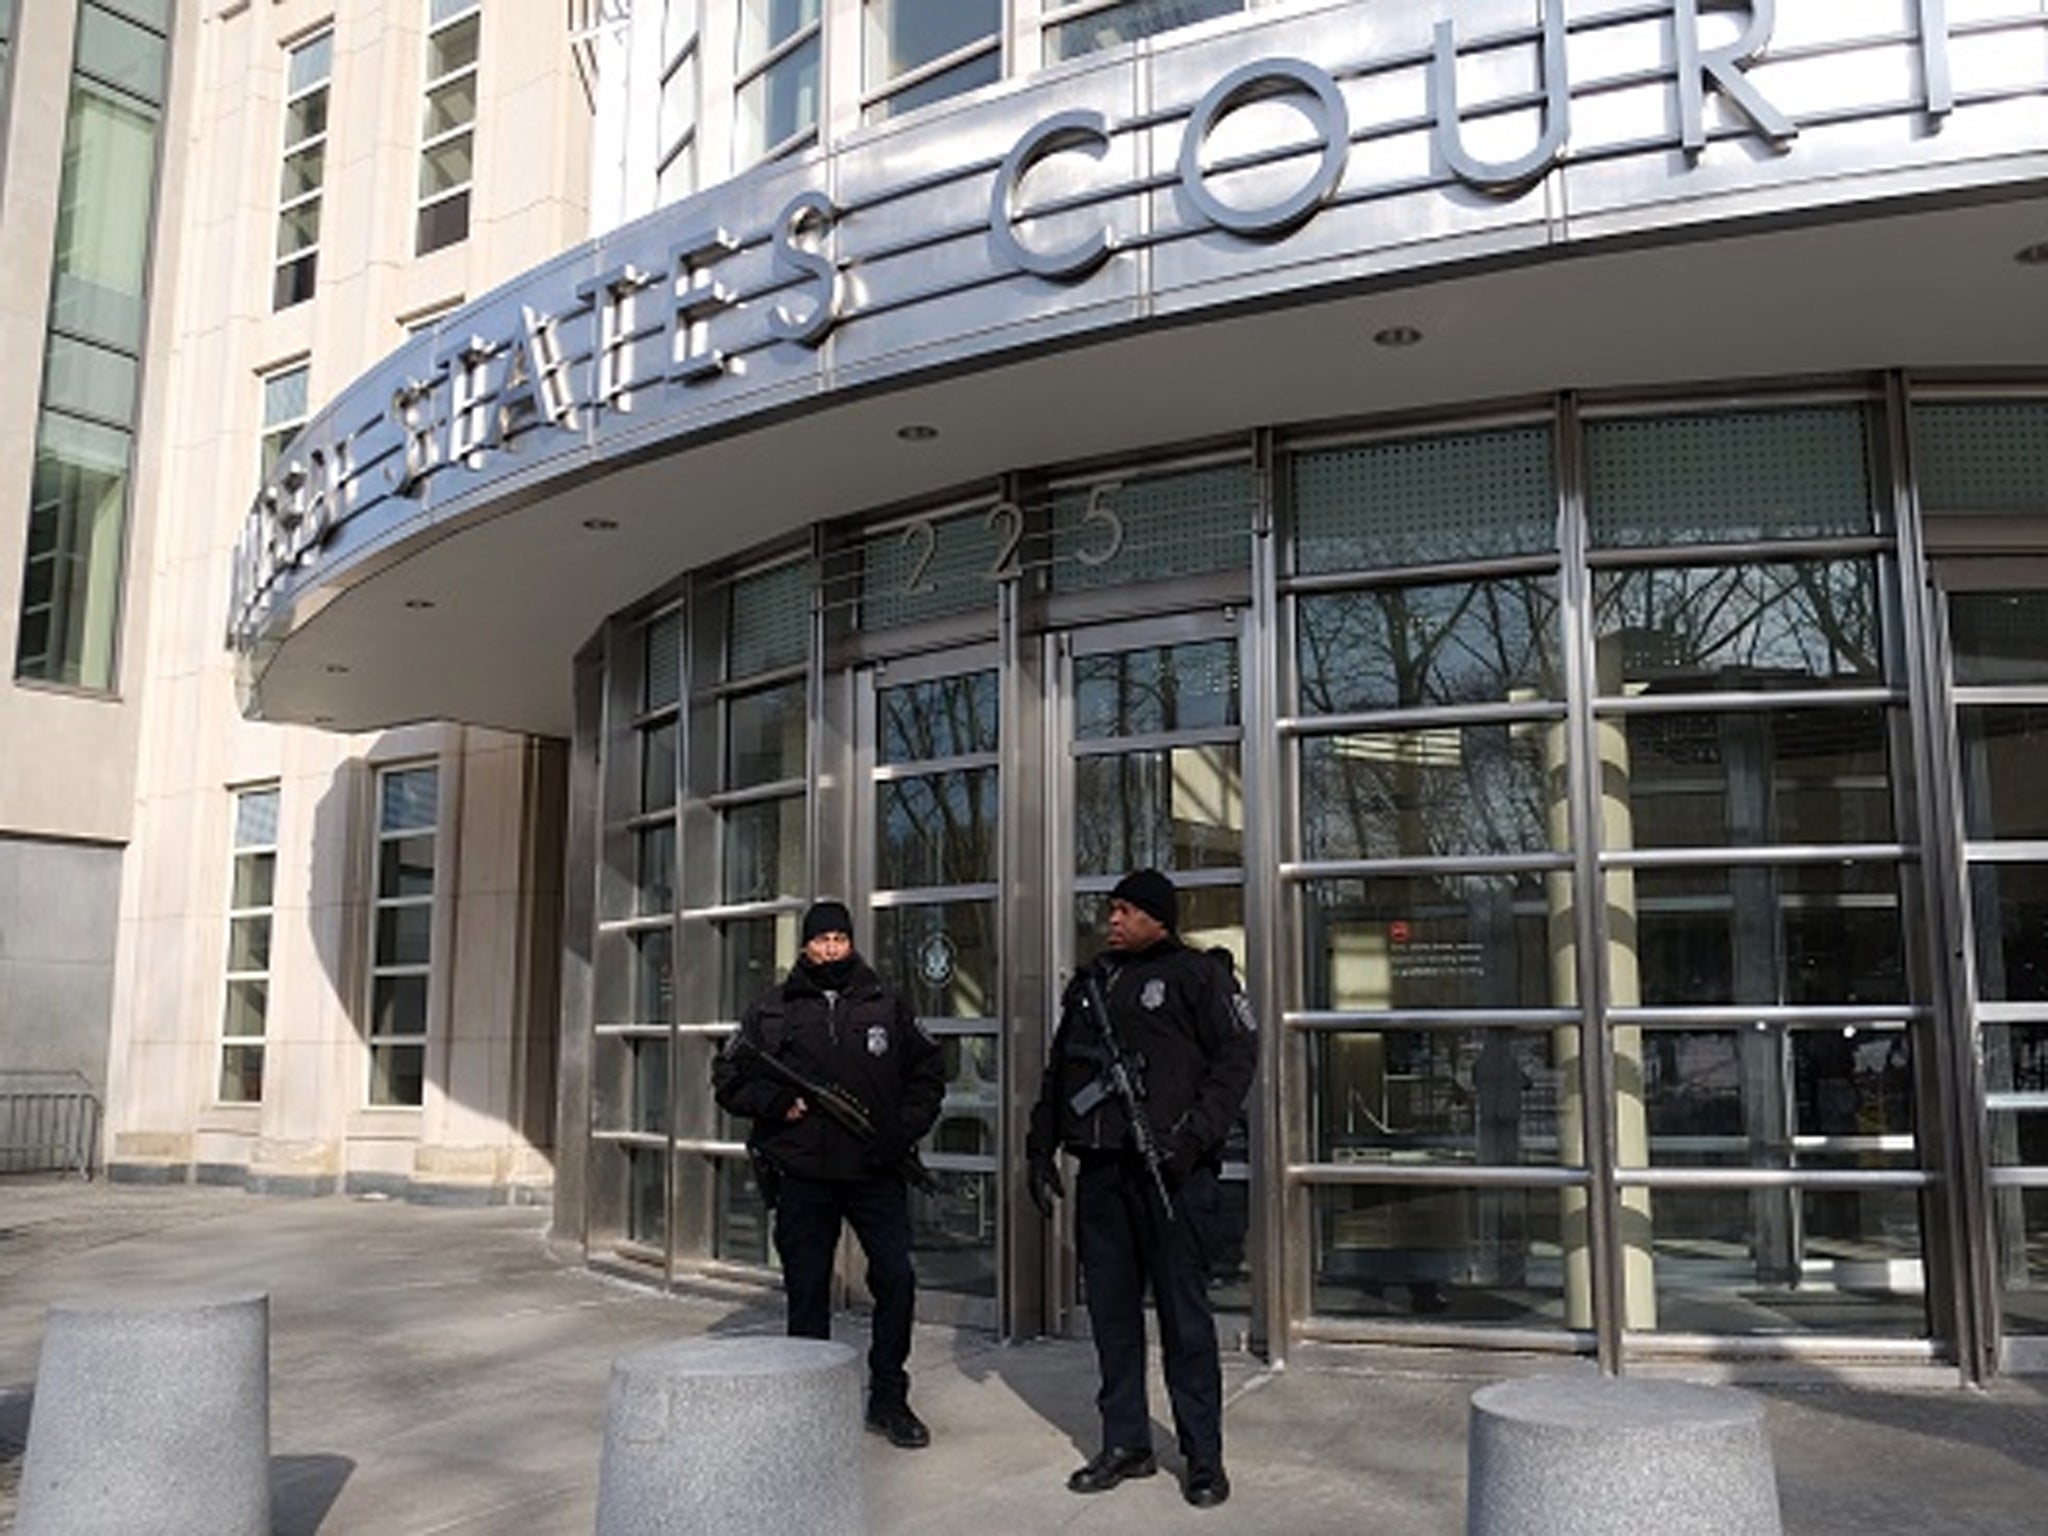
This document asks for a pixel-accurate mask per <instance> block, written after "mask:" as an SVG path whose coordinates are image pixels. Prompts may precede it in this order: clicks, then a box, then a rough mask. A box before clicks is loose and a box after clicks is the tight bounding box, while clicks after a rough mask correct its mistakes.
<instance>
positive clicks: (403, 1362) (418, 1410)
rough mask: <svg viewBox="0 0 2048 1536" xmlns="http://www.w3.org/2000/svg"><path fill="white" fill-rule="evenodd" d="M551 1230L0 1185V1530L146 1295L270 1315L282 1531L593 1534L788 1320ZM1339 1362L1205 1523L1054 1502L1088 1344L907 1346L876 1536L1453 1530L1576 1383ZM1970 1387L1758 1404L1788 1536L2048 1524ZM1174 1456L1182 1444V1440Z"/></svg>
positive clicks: (2022, 1528)
mask: <svg viewBox="0 0 2048 1536" xmlns="http://www.w3.org/2000/svg"><path fill="white" fill-rule="evenodd" d="M544 1229H545V1213H543V1212H541V1211H537V1210H532V1209H518V1208H512V1209H492V1210H438V1209H437V1210H426V1209H419V1208H415V1207H410V1206H406V1205H403V1204H397V1203H393V1202H388V1201H366V1200H354V1199H341V1198H337V1199H324V1200H289V1199H278V1198H268V1197H261V1196H251V1195H246V1194H243V1193H241V1192H239V1191H234V1190H223V1189H210V1188H208V1189H201V1188H173V1189H141V1188H134V1187H122V1186H113V1187H110V1186H108V1185H105V1184H93V1185H86V1184H82V1183H79V1182H75V1181H65V1182H56V1181H48V1182H44V1181H23V1180H19V1179H4V1180H0V1531H4V1530H6V1529H9V1528H11V1526H12V1523H13V1521H12V1516H13V1508H14V1487H15V1484H16V1482H17V1481H18V1478H19V1473H20V1456H21V1446H22V1443H23V1441H24V1439H25V1438H26V1435H27V1431H28V1418H29V1410H30V1402H31V1393H32V1389H33V1386H34V1379H35V1371H36V1358H37V1354H38V1351H39V1348H40V1345H41V1340H42V1335H43V1328H44V1322H45V1316H46V1313H47V1309H48V1307H49V1304H50V1303H51V1302H52V1301H55V1300H59V1299H64V1298H69V1297H74V1296H81V1295H89V1294H91V1293H92V1292H93V1291H95V1290H98V1289H101V1288H103V1287H105V1286H107V1285H109V1284H120V1285H123V1286H127V1285H151V1284H156V1285H165V1286H237V1287H241V1286H256V1287H260V1288H262V1289H264V1290H267V1291H268V1292H269V1294H270V1298H271V1453H272V1479H273V1488H274V1490H275V1507H276V1514H277V1526H276V1528H277V1530H278V1531H280V1532H288V1533H311V1532H315V1531H318V1532H320V1533H322V1536H425V1533H429V1532H433V1533H444V1532H457V1533H463V1536H484V1533H491V1536H500V1533H504V1536H554V1533H563V1536H568V1533H577V1536H587V1533H588V1532H590V1530H591V1529H592V1526H593V1519H594V1512H595V1509H596V1498H597V1469H598V1455H599V1449H600V1446H601V1444H602V1439H603V1425H604V1402H605V1386H606V1380H607V1377H608V1374H609V1371H610V1368H611V1362H612V1361H613V1360H614V1359H615V1358H617V1357H618V1356H619V1355H621V1354H624V1353H627V1352H629V1351H632V1350H636V1349H640V1348H643V1347H645V1346H648V1345H651V1344H656V1343H660V1342H663V1341H665V1340H668V1339H673V1338H676V1337H679V1336H687V1335H694V1334H701V1333H736V1332H774V1331H776V1330H777V1329H778V1328H779V1326H780V1308H779V1303H778V1304H775V1305H763V1304H762V1303H761V1302H759V1301H755V1300H744V1299H743V1300H735V1301H729V1302H726V1301H717V1300H707V1299H704V1298H701V1297H677V1296H663V1295H660V1294H657V1293H655V1292H652V1291H649V1290H645V1289H642V1288H639V1287H636V1286H633V1285H629V1284H626V1283H623V1282H620V1281H617V1280H611V1279H607V1278H605V1277H602V1276H599V1275H595V1274H592V1273H590V1272H588V1271H586V1270H584V1269H583V1268H582V1267H581V1266H580V1265H579V1264H578V1263H576V1262H575V1260H574V1259H573V1257H572V1256H570V1255H566V1254H563V1253H560V1252H557V1251H555V1250H553V1249H551V1248H550V1247H549V1245H548V1244H547V1243H546V1241H545V1238H544ZM840 1336H841V1337H843V1338H846V1339H848V1340H849V1341H851V1342H855V1343H864V1340H863V1339H862V1338H861V1329H860V1325H859V1323H858V1320H856V1319H850V1318H849V1319H841V1330H840ZM1332 1355H1333V1352H1330V1351H1318V1352H1317V1353H1316V1355H1315V1357H1314V1359H1313V1361H1312V1362H1308V1363H1304V1362H1303V1361H1300V1360H1297V1361H1296V1362H1294V1363H1293V1364H1292V1365H1291V1366H1290V1368H1289V1369H1287V1370H1284V1371H1273V1370H1268V1369H1266V1368H1265V1367H1264V1366H1263V1365H1262V1364H1261V1362H1259V1361H1257V1360H1255V1359H1251V1358H1248V1357H1244V1356H1226V1367H1225V1369H1226V1389H1227V1392H1228V1396H1229V1406H1228V1409H1227V1414H1226V1419H1225V1436H1226V1451H1227V1454H1228V1459H1229V1464H1230V1471H1231V1478H1232V1482H1233V1484H1234V1485H1235V1490H1236V1491H1235V1494H1234V1496H1233V1497H1232V1499H1231V1501H1230V1502H1229V1503H1228V1504H1226V1505H1225V1506H1223V1508H1221V1509H1220V1510H1216V1511H1211V1512H1197V1511H1194V1510H1191V1509H1189V1508H1188V1507H1187V1506H1186V1505H1185V1504H1183V1503H1182V1502H1181V1499H1180V1492H1179V1486H1178V1483H1177V1480H1176V1479H1175V1478H1174V1477H1173V1476H1171V1475H1164V1476H1161V1477H1158V1478H1154V1479H1152V1480H1150V1481H1148V1482H1138V1483H1130V1484H1126V1485H1125V1486H1124V1487H1122V1488H1119V1489H1117V1490H1116V1491H1114V1492H1112V1493H1109V1494H1103V1495H1098V1496H1096V1497H1093V1498H1080V1497H1076V1496H1075V1495H1072V1494H1069V1493H1068V1492H1066V1490H1065V1487H1064V1480H1065V1478H1066V1475H1067V1473H1068V1472H1069V1471H1070V1470H1071V1469H1072V1468H1073V1467H1074V1466H1076V1465H1077V1464H1078V1463H1079V1462H1080V1460H1082V1459H1083V1458H1084V1457H1085V1455H1086V1454H1087V1453H1089V1452H1091V1451H1092V1450H1093V1449H1094V1444H1093V1440H1094V1424H1095V1411H1094V1405H1093V1395H1094V1387H1095V1381H1094V1364H1093V1357H1092V1354H1091V1352H1090V1350H1089V1348H1088V1346H1087V1345H1085V1344H1079V1343H1073V1342H1067V1341H1059V1342H1037V1343H1030V1344H1022V1345H1012V1346H1005V1345H1001V1344H998V1343H996V1342H994V1341H993V1340H991V1339H989V1338H988V1337H986V1336H985V1335H981V1334H975V1333H968V1332H959V1331H955V1330H950V1329H943V1328H921V1329H920V1330H919V1332H918V1336H917V1343H916V1348H915V1350H914V1352H913V1354H912V1356H911V1373H912V1377H913V1381H914V1401H915V1403H916V1406H917V1408H918V1411H919V1412H920V1413H921V1414H922V1415H923V1416H924V1417H925V1419H926V1420H927V1421H928V1422H929V1423H930V1424H931V1426H932V1432H933V1436H934V1442H933V1445H932V1447H931V1448H930V1449H929V1450H925V1451H920V1452H908V1453H906V1452H902V1451H895V1450H892V1449H890V1448H889V1447H888V1446H887V1445H886V1444H884V1443H883V1442H882V1441H881V1440H879V1439H877V1438H874V1437H868V1438H867V1439H866V1442H865V1445H866V1451H865V1454H866V1457H867V1472H868V1503H869V1514H870V1524H871V1526H872V1528H873V1529H874V1530H875V1531H876V1532H878V1533H895V1532H906V1533H932V1536H938V1533H942V1532H943V1533H948V1536H953V1533H958V1532H961V1531H975V1532H980V1533H986V1536H1012V1533H1030V1532H1041V1531H1073V1532H1090V1531H1096V1532H1105V1533H1106V1532H1118V1533H1132V1536H1143V1533H1147V1532H1162V1531H1175V1532H1185V1531H1196V1530H1210V1531H1215V1532H1226V1531H1227V1532H1232V1533H1236V1532H1273V1533H1280V1532H1286V1533H1289V1536H1310V1533H1317V1532H1338V1531H1346V1532H1355V1531H1374V1532H1389V1533H1411V1532H1412V1533H1418V1536H1457V1533H1460V1532H1462V1531H1463V1530H1464V1476H1465V1422H1466V1413H1467V1404H1468V1400H1469V1398H1470V1396H1471V1394H1472V1392H1473V1390H1474V1389H1475V1388H1476V1387H1478V1386H1480V1385H1483V1384H1484V1383H1485V1382H1486V1381H1489V1380H1494V1379H1498V1378H1499V1377H1501V1376H1503V1375H1509V1374H1522V1373H1526V1372H1529V1371H1548V1370H1558V1369H1568V1368H1583V1367H1572V1366H1567V1365H1566V1364H1564V1363H1563V1362H1559V1361H1556V1360H1518V1359H1502V1358H1498V1357H1492V1356H1478V1355H1462V1356H1442V1357H1434V1356H1431V1357H1423V1356H1415V1355H1409V1356H1393V1357H1390V1356H1388V1355H1385V1354H1383V1353H1380V1352H1373V1351H1357V1352H1348V1351H1340V1352H1334V1358H1332ZM1953 1382H1954V1377H1953V1374H1952V1373H1947V1372H1943V1373H1939V1374H1936V1373H1931V1372H1913V1373H1908V1374H1906V1375H1903V1376H1902V1375H1900V1374H1899V1373H1892V1374H1890V1375H1881V1374H1878V1373H1864V1374H1863V1375H1861V1376H1860V1377H1858V1378H1857V1379H1855V1380H1848V1379H1844V1378H1842V1377H1840V1376H1829V1375H1825V1374H1816V1373H1809V1375H1808V1378H1807V1379H1805V1380H1802V1381H1798V1382H1780V1383H1777V1384H1760V1383H1755V1382H1751V1383H1750V1386H1751V1389H1752V1390H1754V1391H1755V1392H1757V1393H1758V1395H1759V1396H1761V1397H1762V1398H1763V1399H1764V1400H1765V1402H1766V1404H1767V1406H1768V1425H1769V1432H1770V1436H1771V1444H1772V1449H1773V1453H1774V1455H1775V1457H1776V1461H1777V1469H1778V1482H1779V1489H1780V1494H1781V1498H1782V1503H1783V1508H1784V1512H1785V1523H1786V1530H1787V1531H1788V1533H1791V1536H1881V1533H1888V1532H1897V1533H1901V1536H1904V1533H1915V1536H1918V1533H1923V1532H1933V1531H1939V1532H1944V1533H1970V1532H1983V1533H1992V1532H1997V1533H2019V1532H2037V1531H2041V1530H2044V1529H2048V1381H2041V1380H2027V1381H2006V1382H2001V1383H2000V1384H1998V1385H1997V1386H1995V1387H1994V1388H1993V1389H1992V1390H1990V1391H1988V1392H1974V1391H1967V1390H1964V1389H1962V1388H1959V1387H1957V1386H1955V1385H1953ZM1154 1413H1155V1417H1156V1416H1158V1415H1161V1414H1163V1413H1164V1396H1163V1394H1161V1393H1155V1397H1154ZM1158 1444H1159V1445H1160V1446H1161V1447H1162V1448H1166V1447H1170V1446H1171V1444H1172V1435H1171V1431H1170V1430H1168V1429H1166V1428H1164V1427H1161V1428H1160V1429H1159V1431H1158ZM1167 1460H1168V1463H1169V1466H1170V1467H1171V1468H1172V1470H1178V1464H1177V1460H1176V1459H1174V1458H1167ZM763 1472H764V1476H773V1475H777V1469H771V1468H764V1469H763ZM110 1536H112V1533H110Z"/></svg>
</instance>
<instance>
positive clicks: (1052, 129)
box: [988, 108, 1117, 283]
mask: <svg viewBox="0 0 2048 1536" xmlns="http://www.w3.org/2000/svg"><path fill="white" fill-rule="evenodd" d="M1063 149H1085V150H1087V151H1088V152H1089V153H1090V154H1092V155H1093V156H1094V158H1096V159H1097V160H1100V159H1101V158H1102V157H1103V155H1104V154H1106V153H1107V152H1108V150H1109V122H1108V119H1106V118H1105V117H1103V115H1102V114H1101V113H1100V112H1094V111H1089V110H1087V109H1085V108H1077V109H1076V110H1074V111H1071V112H1056V113H1054V114H1053V115H1052V116H1051V117H1048V118H1047V119H1046V120H1045V121H1044V122H1042V123H1040V124H1038V125H1037V126H1036V127H1034V128H1032V129H1031V130H1030V131H1029V132H1027V133H1026V134H1025V135H1024V137H1022V138H1021V139H1019V140H1018V141H1017V142H1016V143H1015V144H1014V145H1012V146H1011V147H1010V152H1009V153H1008V154H1007V155H1005V156H1003V164H1002V168H1001V169H1000V170H998V171H997V172H996V185H995V192H994V194H993V195H992V196H991V197H990V198H989V205H988V234H989V239H990V240H991V241H993V242H994V244H995V248H996V254H997V255H998V256H999V257H1000V258H1001V259H1002V260H1003V261H1005V262H1007V263H1008V264H1009V265H1011V266H1013V267H1015V268H1017V269H1018V270H1019V271H1023V272H1029V273H1030V274H1031V275H1032V276H1034V277H1049V278H1053V279H1055V280H1056V281H1059V282H1069V283H1070V282H1077V281H1079V280H1080V279H1081V278H1084V277H1086V276H1087V275H1088V274H1089V273H1090V272H1093V271H1094V270H1095V269H1096V268H1097V267H1099V266H1101V265H1102V264H1103V263H1104V262H1105V261H1107V260H1109V258H1110V255H1111V253H1112V252H1114V251H1115V250H1116V245H1117V240H1116V231H1115V229H1113V228H1111V227H1110V226H1108V225H1104V226H1103V228H1101V229H1099V230H1097V231H1096V232H1095V233H1094V234H1093V235H1091V236H1089V237H1088V238H1087V239H1084V240H1080V241H1077V242H1076V243H1075V244H1073V245H1070V246H1068V247H1067V248H1066V249H1065V250H1064V251H1034V250H1033V249H1032V248H1031V247H1030V246H1028V245H1026V244H1025V243H1024V242H1023V241H1022V240H1019V239H1018V238H1017V189H1018V187H1019V186H1021V185H1022V184H1023V181H1024V178H1025V176H1026V175H1028V174H1029V173H1030V170H1031V168H1032V167H1033V166H1034V165H1036V164H1038V162H1039V161H1041V160H1044V159H1046V158H1047V157H1049V156H1051V155H1055V154H1058V153H1059V152H1060V151H1061V150H1063Z"/></svg>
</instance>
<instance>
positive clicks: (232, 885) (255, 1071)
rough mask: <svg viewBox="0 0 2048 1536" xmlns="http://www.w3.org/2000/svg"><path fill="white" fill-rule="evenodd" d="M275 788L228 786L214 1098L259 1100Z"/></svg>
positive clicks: (273, 880) (267, 981)
mask: <svg viewBox="0 0 2048 1536" xmlns="http://www.w3.org/2000/svg"><path fill="white" fill-rule="evenodd" d="M277 802H278V792H277V787H276V786H275V785H267V786H265V787H263V788H260V789H240V790H236V791H235V829H234V839H233V846H232V847H231V849H230V851H229V854H228V858H229V867H228V961H227V991H226V1001H225V1003H224V1004H223V1005H222V1008H221V1021H220V1101H221V1102H222V1103H223V1104H255V1103H258V1102H260V1101H261V1100H262V1098H263V1037H264V1027H265V1024H266V1022H267V1021H268V1019H269V1017H270V935H271V927H272V922H273V919H274V918H275V916H276V913H275V910H274V905H273V904H274V901H275V898H276V890H277Z"/></svg>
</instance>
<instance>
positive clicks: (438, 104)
mask: <svg viewBox="0 0 2048 1536" xmlns="http://www.w3.org/2000/svg"><path fill="white" fill-rule="evenodd" d="M475 121H476V76H475V75H474V74H467V75H458V76H457V77H456V78H455V79H453V80H450V81H449V82H448V83H447V84H446V85H438V86H435V87H434V89H432V90H431V91H428V92H427V108H426V112H425V113H424V114H423V116H422V117H421V120H420V137H422V138H426V139H436V138H439V137H440V136H441V135H442V134H444V133H450V132H452V131H454V130H455V129H457V128H466V127H467V126H469V124H471V123H473V122H475ZM462 142H463V144H464V145H465V150H464V155H465V159H466V157H467V148H466V146H467V144H468V142H469V136H468V135H467V134H465V135H464V136H463V139H462ZM455 180H456V181H467V180H469V175H468V170H467V167H466V165H465V168H464V171H463V174H462V175H460V176H457V177H455ZM420 190H421V191H422V192H426V191H428V190H431V189H429V188H427V187H424V186H423V187H422V188H421V189H420Z"/></svg>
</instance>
